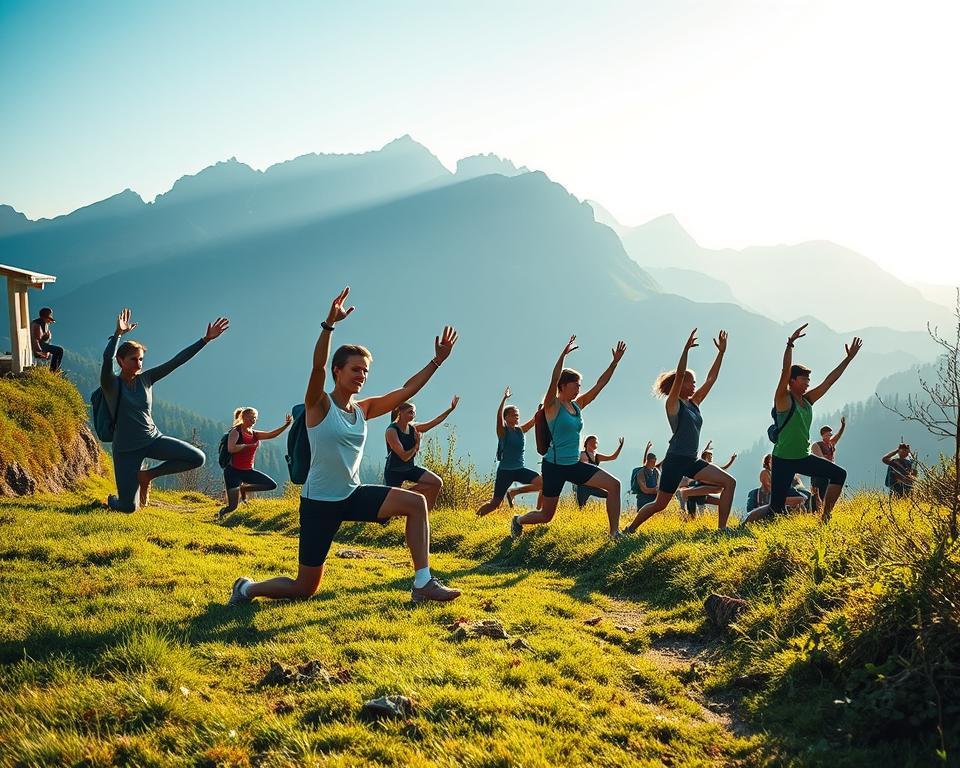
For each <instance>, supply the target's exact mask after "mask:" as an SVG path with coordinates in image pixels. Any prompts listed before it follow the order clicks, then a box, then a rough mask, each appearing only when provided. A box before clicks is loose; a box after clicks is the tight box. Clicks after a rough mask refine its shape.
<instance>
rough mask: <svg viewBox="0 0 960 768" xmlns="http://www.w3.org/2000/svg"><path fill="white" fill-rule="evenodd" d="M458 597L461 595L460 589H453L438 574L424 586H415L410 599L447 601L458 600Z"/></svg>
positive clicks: (417, 601)
mask: <svg viewBox="0 0 960 768" xmlns="http://www.w3.org/2000/svg"><path fill="white" fill-rule="evenodd" d="M458 597H460V590H459V589H451V588H450V587H448V586H447V585H446V584H444V583H443V582H442V581H440V579H438V578H437V577H436V576H434V577H433V578H432V579H430V581H428V582H427V583H426V584H424V585H423V586H422V587H414V588H413V589H412V590H411V591H410V599H411V600H412V601H413V602H415V603H425V602H427V601H428V600H436V601H437V602H438V603H445V602H447V601H449V600H456V599H457V598H458Z"/></svg>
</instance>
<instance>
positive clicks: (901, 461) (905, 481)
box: [881, 443, 917, 499]
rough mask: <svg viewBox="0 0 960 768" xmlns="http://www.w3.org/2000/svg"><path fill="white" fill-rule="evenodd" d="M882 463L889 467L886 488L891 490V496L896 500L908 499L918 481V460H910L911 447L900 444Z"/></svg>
mask: <svg viewBox="0 0 960 768" xmlns="http://www.w3.org/2000/svg"><path fill="white" fill-rule="evenodd" d="M881 461H882V462H883V463H884V464H886V465H887V482H886V486H887V488H889V489H890V495H891V496H892V497H893V498H895V499H905V498H907V497H908V496H909V495H910V494H911V492H912V491H913V484H914V482H915V481H916V479H917V470H916V459H913V458H910V446H909V445H907V444H906V443H900V445H899V446H897V448H896V450H893V451H890V453H888V454H887V455H886V456H884V457H883V458H882V459H881Z"/></svg>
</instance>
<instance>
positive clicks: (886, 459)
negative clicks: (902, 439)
mask: <svg viewBox="0 0 960 768" xmlns="http://www.w3.org/2000/svg"><path fill="white" fill-rule="evenodd" d="M899 452H900V449H899V448H894V449H893V450H892V451H890V453H888V454H887V455H886V456H884V457H883V458H882V459H880V461H882V462H883V463H884V464H887V465H889V464H890V462H891V461H893V457H894V456H896V455H897V453H899Z"/></svg>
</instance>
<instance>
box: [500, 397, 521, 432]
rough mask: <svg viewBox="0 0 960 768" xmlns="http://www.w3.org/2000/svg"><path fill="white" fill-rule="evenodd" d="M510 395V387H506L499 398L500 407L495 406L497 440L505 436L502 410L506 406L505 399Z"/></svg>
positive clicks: (505, 427) (505, 429) (505, 426)
mask: <svg viewBox="0 0 960 768" xmlns="http://www.w3.org/2000/svg"><path fill="white" fill-rule="evenodd" d="M510 395H511V392H510V387H507V388H506V389H504V390H503V397H501V398H500V405H498V406H497V437H499V438H502V437H503V436H504V435H505V434H507V425H506V424H505V423H504V421H503V408H504V406H505V405H506V404H507V399H508V398H509V397H510ZM521 429H522V427H521Z"/></svg>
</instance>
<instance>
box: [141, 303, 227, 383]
mask: <svg viewBox="0 0 960 768" xmlns="http://www.w3.org/2000/svg"><path fill="white" fill-rule="evenodd" d="M229 327H230V321H229V320H227V318H225V317H218V318H217V319H216V320H214V321H213V322H212V323H208V324H207V332H206V333H205V334H204V335H203V337H202V338H200V339H199V340H197V341H195V342H193V344H191V345H190V346H189V347H187V348H186V349H182V350H180V351H179V352H178V353H177V354H176V355H174V356H173V357H171V358H170V359H169V360H167V362H165V363H160V365H158V366H156V367H154V368H151V369H150V370H148V371H144V372H143V375H144V376H145V377H147V379H149V381H150V382H151V383H152V384H156V383H157V382H158V381H160V379H162V378H163V377H164V376H169V375H170V374H171V373H173V372H174V371H175V370H176V369H177V368H179V367H180V366H181V365H183V364H184V363H185V362H187V360H189V359H190V358H191V357H193V356H194V355H195V354H197V352H199V351H200V350H201V349H203V348H204V347H205V346H206V345H207V344H209V343H210V342H211V341H213V340H214V339H216V338H219V337H220V334H221V333H223V332H224V331H225V330H227V329H228V328H229Z"/></svg>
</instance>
